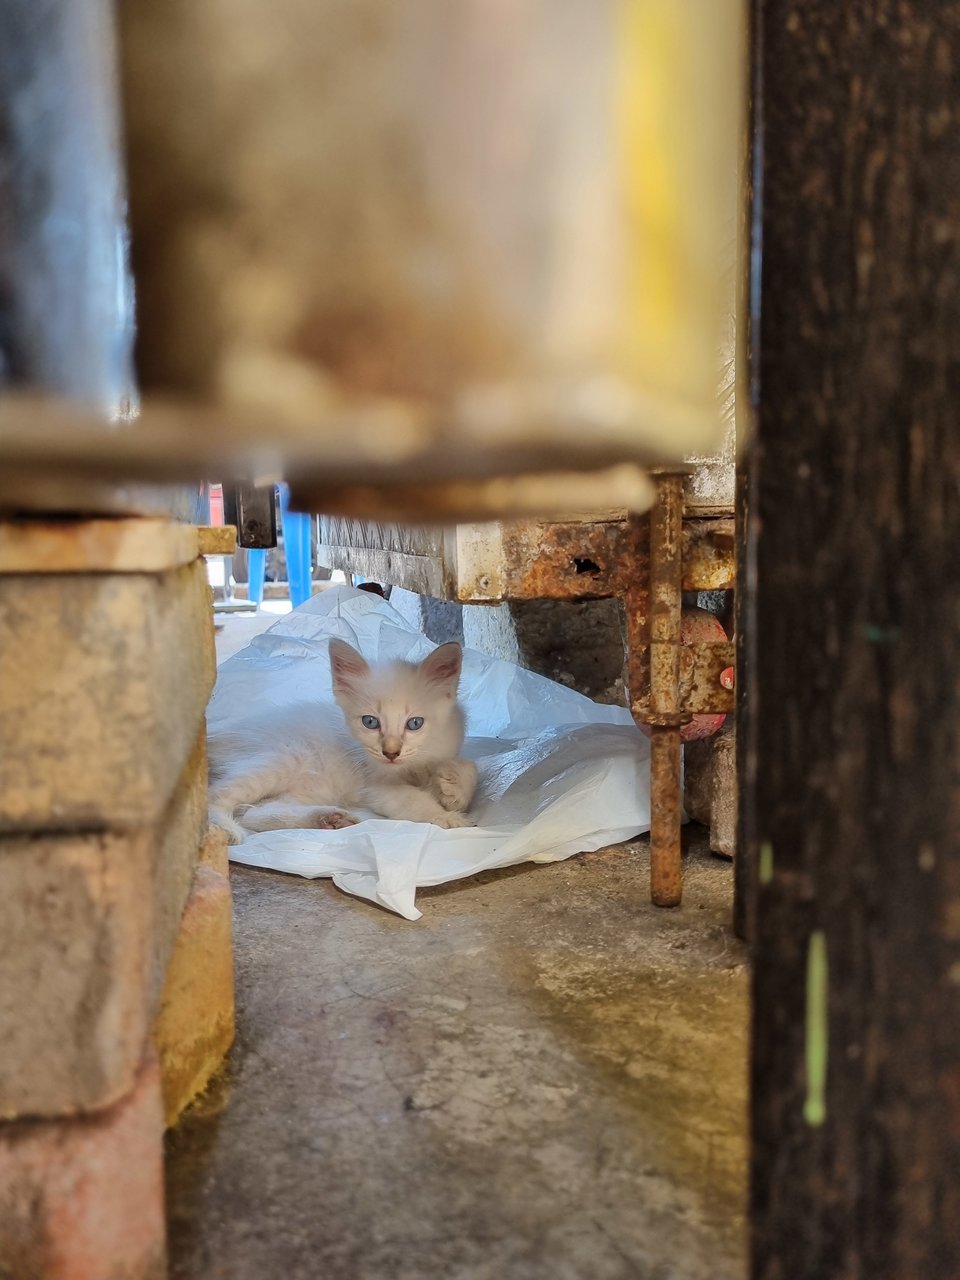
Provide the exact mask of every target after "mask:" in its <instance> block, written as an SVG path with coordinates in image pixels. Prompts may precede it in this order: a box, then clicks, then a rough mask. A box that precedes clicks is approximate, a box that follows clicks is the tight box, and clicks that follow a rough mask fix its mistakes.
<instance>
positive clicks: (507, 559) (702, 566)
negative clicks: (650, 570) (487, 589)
mask: <svg viewBox="0 0 960 1280" xmlns="http://www.w3.org/2000/svg"><path fill="white" fill-rule="evenodd" d="M679 551H680V564H681V582H680V585H681V588H682V590H684V591H719V590H725V589H729V588H731V587H733V585H734V583H735V581H736V557H735V548H734V539H733V522H732V521H730V520H726V519H710V518H706V519H697V520H685V521H684V522H683V531H682V535H681V538H680V543H679ZM649 557H650V523H649V522H648V521H647V520H645V519H643V520H636V519H622V520H598V521H588V520H584V521H571V522H569V523H568V522H550V523H546V522H530V521H527V522H518V523H516V524H508V525H505V526H504V529H503V558H504V582H503V586H502V591H501V595H502V598H503V599H505V600H588V599H600V598H602V597H605V596H626V595H628V594H631V593H632V591H633V589H634V585H635V583H636V581H637V577H638V575H641V574H643V572H644V571H645V567H646V565H647V562H648V560H649Z"/></svg>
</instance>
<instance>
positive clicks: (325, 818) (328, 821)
mask: <svg viewBox="0 0 960 1280" xmlns="http://www.w3.org/2000/svg"><path fill="white" fill-rule="evenodd" d="M359 821H360V819H359V818H355V817H354V816H353V814H352V813H347V812H346V810H345V809H321V810H318V811H317V814H316V819H315V821H314V824H313V825H314V826H315V827H316V828H317V830H318V831H342V830H343V828H344V827H355V826H356V825H357V823H358V822H359Z"/></svg>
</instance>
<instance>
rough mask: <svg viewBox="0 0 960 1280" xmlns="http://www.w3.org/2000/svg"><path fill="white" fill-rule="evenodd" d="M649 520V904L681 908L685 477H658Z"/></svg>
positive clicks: (671, 474) (665, 474) (669, 474)
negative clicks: (682, 555)
mask: <svg viewBox="0 0 960 1280" xmlns="http://www.w3.org/2000/svg"><path fill="white" fill-rule="evenodd" d="M655 480H656V486H657V501H656V504H655V506H654V508H653V511H652V512H651V515H650V604H649V619H650V702H649V708H650V716H649V722H650V730H651V743H650V898H651V901H652V902H653V903H654V905H655V906H658V907H677V906H679V905H680V899H681V896H682V893H683V875H682V870H681V861H680V807H681V770H680V760H681V757H680V726H681V724H682V722H683V719H684V717H683V715H682V713H681V711H680V689H679V682H680V606H681V594H680V593H681V533H682V525H683V480H684V477H683V474H682V473H679V472H667V471H664V472H659V473H657V474H656V475H655Z"/></svg>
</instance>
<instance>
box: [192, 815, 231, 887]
mask: <svg viewBox="0 0 960 1280" xmlns="http://www.w3.org/2000/svg"><path fill="white" fill-rule="evenodd" d="M228 848H229V846H228V845H227V833H226V832H225V831H221V830H220V828H219V827H208V828H207V834H206V839H205V840H204V842H203V844H202V845H201V846H200V854H199V857H198V859H197V860H198V862H200V863H201V864H202V865H203V866H207V867H212V868H213V870H214V871H219V872H220V874H221V875H223V876H225V875H227V874H228V872H229V870H230V855H229V852H228Z"/></svg>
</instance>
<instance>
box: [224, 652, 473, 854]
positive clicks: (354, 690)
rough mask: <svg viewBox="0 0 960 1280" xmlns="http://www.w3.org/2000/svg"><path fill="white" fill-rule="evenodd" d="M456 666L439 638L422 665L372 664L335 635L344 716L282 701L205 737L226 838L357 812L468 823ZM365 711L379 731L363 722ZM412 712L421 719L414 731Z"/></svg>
mask: <svg viewBox="0 0 960 1280" xmlns="http://www.w3.org/2000/svg"><path fill="white" fill-rule="evenodd" d="M462 661H463V654H462V651H461V649H460V646H459V645H458V644H444V645H441V646H440V647H439V648H438V649H435V650H434V651H433V653H431V654H430V655H429V657H427V658H425V659H424V661H423V662H421V663H419V664H416V663H412V662H390V663H382V664H379V665H377V666H372V665H370V664H369V663H367V662H366V661H365V659H364V658H362V657H361V656H360V654H359V653H357V651H356V650H355V649H353V648H351V647H350V645H348V644H346V643H345V642H344V641H343V640H331V641H330V670H331V674H332V676H333V692H334V697H335V698H336V700H337V704H338V706H339V708H340V711H339V712H338V711H337V710H336V709H335V708H333V707H329V706H327V705H325V704H319V703H318V704H312V705H295V706H290V707H283V708H280V709H278V710H275V711H271V712H270V713H269V714H261V715H259V716H255V717H250V718H249V719H247V720H245V721H243V722H242V723H240V724H238V725H237V726H236V728H235V729H233V730H231V731H230V732H229V733H223V734H219V735H217V734H212V735H211V738H210V818H211V821H212V822H214V823H215V824H216V825H217V826H219V827H222V828H223V829H224V830H225V831H226V832H227V838H228V839H229V840H230V842H231V843H232V844H236V843H239V842H240V841H241V840H243V839H245V838H246V836H247V835H249V834H250V832H252V831H273V830H276V829H278V828H284V827H326V828H331V827H333V828H337V827H345V826H351V825H352V824H353V823H355V822H359V821H360V819H359V817H357V815H356V814H355V813H353V812H352V810H353V809H354V808H363V809H370V810H373V811H374V812H375V813H377V814H380V815H381V816H382V817H385V818H406V819H409V820H412V821H414V822H432V823H433V824H434V825H435V826H438V827H467V826H473V825H474V823H473V822H472V820H471V819H470V818H468V817H467V814H466V810H467V809H468V808H469V806H470V801H471V800H472V799H473V794H474V791H475V790H476V785H477V769H476V765H474V764H473V763H472V762H471V761H469V760H461V759H459V755H458V753H459V751H460V748H461V747H462V745H463V731H464V720H463V712H462V711H461V709H460V707H459V705H458V703H457V684H458V682H459V680H460V667H461V663H462ZM341 712H342V714H341ZM371 717H372V720H375V721H376V722H377V724H376V727H374V728H371V727H366V726H365V725H364V723H363V721H364V718H366V719H367V724H368V725H370V724H371V723H372V720H371ZM417 717H422V720H423V724H422V726H421V727H420V728H413V729H411V728H410V727H409V725H410V722H411V721H413V722H414V724H415V723H416V718H417Z"/></svg>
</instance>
